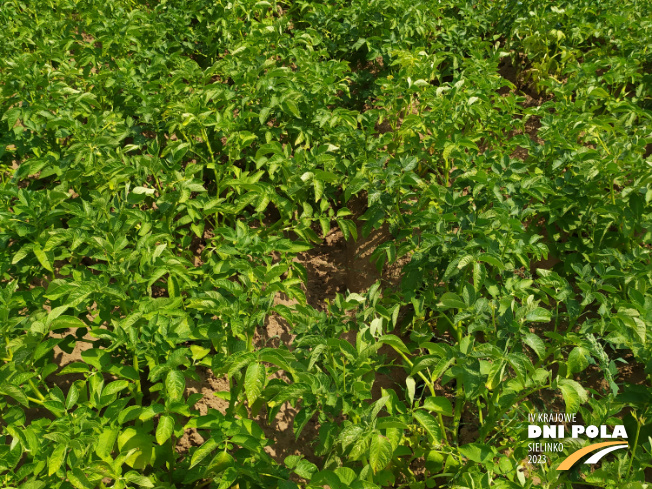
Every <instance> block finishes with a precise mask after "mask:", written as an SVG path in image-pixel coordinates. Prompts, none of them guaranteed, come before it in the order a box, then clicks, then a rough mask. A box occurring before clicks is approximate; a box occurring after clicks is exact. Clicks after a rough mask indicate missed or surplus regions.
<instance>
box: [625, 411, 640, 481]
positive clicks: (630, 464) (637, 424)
mask: <svg viewBox="0 0 652 489" xmlns="http://www.w3.org/2000/svg"><path fill="white" fill-rule="evenodd" d="M634 419H636V436H635V437H634V446H633V447H632V456H631V457H630V459H629V466H628V467H627V473H626V474H625V480H627V479H629V473H630V471H631V470H632V462H634V455H636V446H637V445H638V436H639V434H640V433H641V422H640V421H639V419H638V416H634Z"/></svg>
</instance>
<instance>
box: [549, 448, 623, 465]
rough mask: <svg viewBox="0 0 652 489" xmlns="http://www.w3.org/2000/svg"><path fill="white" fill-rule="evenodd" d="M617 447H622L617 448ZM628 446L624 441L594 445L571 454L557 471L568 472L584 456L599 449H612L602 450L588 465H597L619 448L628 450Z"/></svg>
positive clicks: (588, 461)
mask: <svg viewBox="0 0 652 489" xmlns="http://www.w3.org/2000/svg"><path fill="white" fill-rule="evenodd" d="M615 445H620V446H618V447H616V446H615ZM627 446H628V445H627V443H626V442H623V441H606V442H604V443H594V444H593V445H589V446H588V447H584V448H580V449H579V450H578V451H576V452H573V453H571V454H570V455H569V456H568V457H566V459H565V460H564V461H563V462H562V463H561V464H560V465H559V467H557V470H568V469H570V468H571V467H572V466H573V465H574V464H575V462H577V461H578V460H579V459H581V458H582V457H583V456H584V455H586V454H587V453H591V452H595V451H596V450H597V449H599V448H604V447H612V448H607V449H606V450H602V451H601V452H599V453H596V454H595V455H594V456H593V457H591V458H590V459H589V460H587V463H596V462H597V461H598V460H600V459H601V458H602V457H603V456H605V455H606V454H607V453H609V452H612V451H614V450H617V449H619V448H626V447H627ZM603 452H604V453H603Z"/></svg>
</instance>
